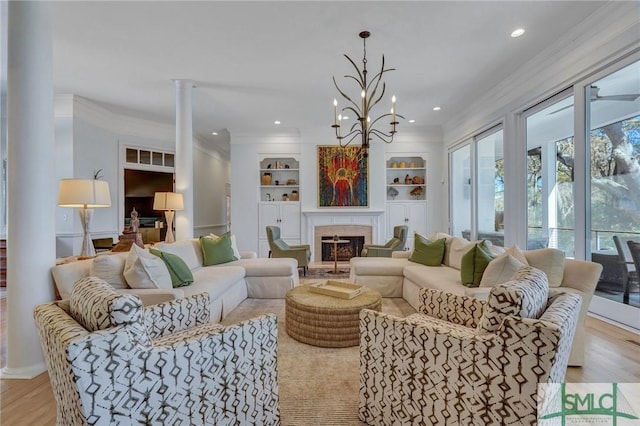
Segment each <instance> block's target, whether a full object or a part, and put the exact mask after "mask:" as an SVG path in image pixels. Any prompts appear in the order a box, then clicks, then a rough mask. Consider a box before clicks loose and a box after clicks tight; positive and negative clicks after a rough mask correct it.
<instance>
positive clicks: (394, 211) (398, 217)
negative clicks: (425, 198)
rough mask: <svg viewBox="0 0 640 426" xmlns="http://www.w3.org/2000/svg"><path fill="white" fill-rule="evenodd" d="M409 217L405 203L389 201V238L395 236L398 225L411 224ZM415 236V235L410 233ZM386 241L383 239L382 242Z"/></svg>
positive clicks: (387, 235) (387, 236)
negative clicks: (395, 228)
mask: <svg viewBox="0 0 640 426" xmlns="http://www.w3.org/2000/svg"><path fill="white" fill-rule="evenodd" d="M408 222H409V217H408V216H407V209H406V206H405V203H387V233H386V238H387V240H389V239H391V238H392V237H393V228H394V227H395V226H398V225H407V226H408V225H409V223H408ZM409 236H413V235H409ZM382 243H384V241H381V242H380V244H382Z"/></svg>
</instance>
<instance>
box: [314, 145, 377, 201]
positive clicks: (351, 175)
mask: <svg viewBox="0 0 640 426" xmlns="http://www.w3.org/2000/svg"><path fill="white" fill-rule="evenodd" d="M368 180H369V157H367V156H365V155H364V152H363V150H361V149H360V148H359V147H357V146H345V147H342V146H336V145H332V146H318V207H366V206H368V205H369V193H368Z"/></svg>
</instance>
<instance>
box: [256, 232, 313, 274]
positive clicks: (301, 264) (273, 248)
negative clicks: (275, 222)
mask: <svg viewBox="0 0 640 426" xmlns="http://www.w3.org/2000/svg"><path fill="white" fill-rule="evenodd" d="M267 240H268V241H269V257H290V258H292V259H296V260H297V261H298V268H302V272H303V274H304V275H305V276H306V275H307V269H308V268H309V260H310V259H311V248H310V247H309V244H303V245H298V246H290V245H289V244H287V243H285V242H284V240H283V239H282V238H280V228H279V227H277V226H267Z"/></svg>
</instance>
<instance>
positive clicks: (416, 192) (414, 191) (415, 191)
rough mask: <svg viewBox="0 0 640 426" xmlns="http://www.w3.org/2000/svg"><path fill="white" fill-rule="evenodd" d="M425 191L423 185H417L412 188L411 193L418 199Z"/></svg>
mask: <svg viewBox="0 0 640 426" xmlns="http://www.w3.org/2000/svg"><path fill="white" fill-rule="evenodd" d="M423 192H424V188H422V187H421V186H416V187H415V188H413V189H412V190H411V192H409V194H411V195H413V196H414V197H416V199H417V198H420V196H421V195H422V193H423Z"/></svg>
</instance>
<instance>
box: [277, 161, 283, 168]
mask: <svg viewBox="0 0 640 426" xmlns="http://www.w3.org/2000/svg"><path fill="white" fill-rule="evenodd" d="M281 168H282V162H281V161H276V169H281Z"/></svg>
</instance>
